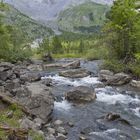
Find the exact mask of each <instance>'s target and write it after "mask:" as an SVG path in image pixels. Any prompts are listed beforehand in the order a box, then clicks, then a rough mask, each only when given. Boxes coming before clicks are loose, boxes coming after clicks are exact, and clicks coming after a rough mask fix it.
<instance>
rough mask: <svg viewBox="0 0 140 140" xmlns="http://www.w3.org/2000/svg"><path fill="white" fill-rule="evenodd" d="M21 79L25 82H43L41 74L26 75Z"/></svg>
mask: <svg viewBox="0 0 140 140" xmlns="http://www.w3.org/2000/svg"><path fill="white" fill-rule="evenodd" d="M20 79H21V81H24V82H35V81H40V80H41V75H40V74H39V73H26V74H23V75H21V76H20Z"/></svg>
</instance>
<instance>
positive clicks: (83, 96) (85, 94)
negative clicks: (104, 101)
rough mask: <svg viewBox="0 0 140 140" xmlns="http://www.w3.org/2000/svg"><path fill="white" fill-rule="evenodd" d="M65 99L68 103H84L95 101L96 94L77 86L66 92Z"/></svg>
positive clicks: (87, 88) (91, 90)
mask: <svg viewBox="0 0 140 140" xmlns="http://www.w3.org/2000/svg"><path fill="white" fill-rule="evenodd" d="M65 97H66V99H67V100H69V101H73V102H78V103H82V102H83V103H84V102H91V101H94V100H95V99H96V94H95V91H94V90H93V89H92V88H89V87H85V86H79V87H75V88H74V89H73V90H71V91H69V92H67V93H66V94H65Z"/></svg>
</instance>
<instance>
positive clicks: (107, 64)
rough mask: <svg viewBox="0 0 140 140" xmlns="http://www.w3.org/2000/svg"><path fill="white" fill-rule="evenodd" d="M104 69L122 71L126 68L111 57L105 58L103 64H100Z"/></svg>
mask: <svg viewBox="0 0 140 140" xmlns="http://www.w3.org/2000/svg"><path fill="white" fill-rule="evenodd" d="M102 67H103V68H104V69H109V70H111V71H114V72H115V73H118V72H123V71H125V70H126V67H125V65H124V64H123V63H122V62H121V61H118V60H115V59H112V60H105V61H104V64H103V65H102Z"/></svg>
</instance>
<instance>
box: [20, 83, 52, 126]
mask: <svg viewBox="0 0 140 140" xmlns="http://www.w3.org/2000/svg"><path fill="white" fill-rule="evenodd" d="M27 88H28V90H29V92H31V97H30V98H28V99H27V101H24V102H23V101H22V103H23V104H25V106H26V107H27V108H28V109H29V111H30V113H31V114H32V115H33V116H36V117H37V118H40V119H42V120H43V121H44V123H46V122H47V121H48V120H50V119H51V114H52V111H53V106H54V98H53V95H52V94H51V92H50V91H49V90H48V89H46V86H45V85H42V84H40V83H30V84H29V85H28V86H27Z"/></svg>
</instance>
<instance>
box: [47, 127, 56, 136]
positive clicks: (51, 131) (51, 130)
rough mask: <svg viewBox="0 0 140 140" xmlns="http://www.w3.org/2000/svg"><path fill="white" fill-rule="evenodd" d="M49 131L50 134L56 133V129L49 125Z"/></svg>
mask: <svg viewBox="0 0 140 140" xmlns="http://www.w3.org/2000/svg"><path fill="white" fill-rule="evenodd" d="M47 132H48V133H49V134H52V135H54V134H55V129H54V128H50V127H49V128H47Z"/></svg>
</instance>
